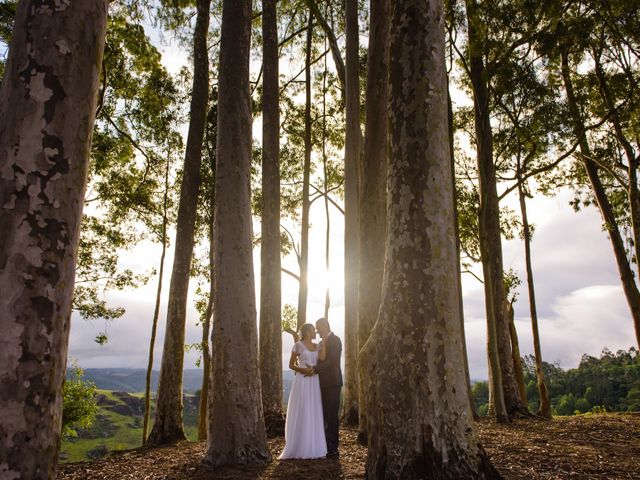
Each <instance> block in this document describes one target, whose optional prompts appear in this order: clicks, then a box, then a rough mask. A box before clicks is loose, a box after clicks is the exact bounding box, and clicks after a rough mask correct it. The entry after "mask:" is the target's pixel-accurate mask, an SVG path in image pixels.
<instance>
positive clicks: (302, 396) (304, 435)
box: [278, 342, 327, 460]
mask: <svg viewBox="0 0 640 480" xmlns="http://www.w3.org/2000/svg"><path fill="white" fill-rule="evenodd" d="M293 351H294V352H295V353H297V354H298V355H299V356H298V365H299V366H301V367H305V366H307V367H314V366H315V365H316V364H317V363H318V352H317V351H315V352H312V351H310V350H308V349H307V347H305V346H304V343H302V342H297V343H296V344H295V345H294V346H293ZM284 436H285V442H286V443H285V447H284V451H283V452H282V453H281V454H280V457H278V458H279V459H280V460H283V459H287V458H322V457H324V456H326V454H327V443H326V440H325V438H324V419H323V416H322V398H321V396H320V380H319V378H318V375H312V376H309V377H305V376H304V375H302V374H301V373H297V372H296V375H295V377H294V378H293V384H292V386H291V393H289V403H288V405H287V422H286V425H285V434H284Z"/></svg>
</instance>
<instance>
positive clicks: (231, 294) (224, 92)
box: [204, 0, 271, 467]
mask: <svg viewBox="0 0 640 480" xmlns="http://www.w3.org/2000/svg"><path fill="white" fill-rule="evenodd" d="M222 5H223V6H222V38H221V46H220V74H219V83H218V129H217V132H218V144H217V165H216V197H217V199H218V201H217V202H216V210H215V229H214V248H215V251H214V260H215V272H214V276H213V280H214V292H215V295H214V302H213V304H214V313H213V315H214V316H213V333H212V342H213V365H212V370H211V378H210V383H209V385H210V387H209V436H208V442H207V454H206V457H205V460H204V462H205V464H206V465H208V466H209V467H217V466H220V465H225V464H232V465H238V464H251V463H256V462H263V461H267V460H270V459H271V455H270V453H269V449H268V447H267V436H266V432H265V426H264V420H263V415H262V412H263V411H262V395H261V392H260V372H259V369H258V352H257V344H258V338H257V328H256V301H255V285H254V276H253V257H252V243H251V242H252V231H251V191H250V186H249V180H250V174H251V98H250V94H249V53H250V51H249V49H250V43H251V0H224V2H223V4H222Z"/></svg>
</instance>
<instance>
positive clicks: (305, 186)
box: [297, 13, 313, 330]
mask: <svg viewBox="0 0 640 480" xmlns="http://www.w3.org/2000/svg"><path fill="white" fill-rule="evenodd" d="M312 47H313V15H312V14H311V13H309V22H308V26H307V53H306V60H305V67H304V72H305V109H304V165H303V167H302V219H301V222H302V225H301V230H302V232H301V233H300V261H299V264H300V282H299V290H298V325H297V326H298V330H300V327H302V325H304V324H305V323H306V322H307V297H308V267H309V207H310V205H311V204H310V201H309V182H310V176H311V148H312V146H311V50H312Z"/></svg>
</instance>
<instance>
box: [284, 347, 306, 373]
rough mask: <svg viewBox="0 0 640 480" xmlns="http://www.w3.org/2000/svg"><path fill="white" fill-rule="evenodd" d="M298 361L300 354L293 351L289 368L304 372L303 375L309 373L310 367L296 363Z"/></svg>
mask: <svg viewBox="0 0 640 480" xmlns="http://www.w3.org/2000/svg"><path fill="white" fill-rule="evenodd" d="M297 361H298V354H297V353H296V352H291V358H290V359H289V368H290V369H291V370H293V371H294V372H298V373H302V374H303V375H309V370H310V368H308V367H300V366H298V365H296V363H297Z"/></svg>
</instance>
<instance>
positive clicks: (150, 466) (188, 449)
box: [58, 414, 640, 480]
mask: <svg viewBox="0 0 640 480" xmlns="http://www.w3.org/2000/svg"><path fill="white" fill-rule="evenodd" d="M478 429H479V432H480V437H481V439H482V443H483V445H484V447H485V449H486V450H487V452H488V453H489V455H490V457H491V460H492V461H493V462H494V464H495V465H496V467H497V468H498V469H499V470H500V472H502V474H503V475H504V478H505V479H506V480H520V479H522V480H524V479H526V480H543V479H544V480H551V479H580V480H590V479H602V480H604V479H607V480H617V479H621V480H622V479H638V480H640V414H606V415H590V416H577V417H560V418H557V419H555V420H554V421H553V422H544V421H537V420H521V421H517V422H515V423H514V424H512V425H507V426H502V425H496V424H493V423H490V422H486V421H482V422H480V423H479V424H478ZM283 446H284V439H282V438H276V439H272V440H270V442H269V447H270V449H271V452H272V454H273V455H274V457H276V456H277V455H278V454H279V453H280V452H281V451H282V448H283ZM204 451H205V444H204V443H189V442H183V443H181V444H178V445H173V446H171V447H165V448H154V449H144V448H140V449H136V450H128V451H124V452H117V453H114V454H112V455H111V456H109V457H108V458H106V459H102V460H96V461H94V462H78V463H69V464H66V465H62V466H61V467H60V473H59V475H58V480H103V479H114V480H115V479H118V480H124V479H140V480H147V479H148V480H151V479H154V480H155V479H166V480H169V479H171V480H174V479H175V480H178V479H180V480H186V479H194V480H204V479H234V480H249V479H258V478H259V479H265V480H266V479H298V478H304V479H305V480H315V479H317V480H331V479H338V478H345V479H355V478H364V472H365V460H366V448H364V447H362V446H360V445H358V444H357V442H356V432H355V431H354V430H351V429H343V430H342V432H341V445H340V457H339V458H338V459H328V460H285V461H277V460H274V461H273V462H272V463H270V464H268V465H265V466H260V467H247V468H222V469H219V470H216V471H214V472H209V471H204V470H203V469H202V468H201V467H200V460H201V459H202V457H203V456H204Z"/></svg>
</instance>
